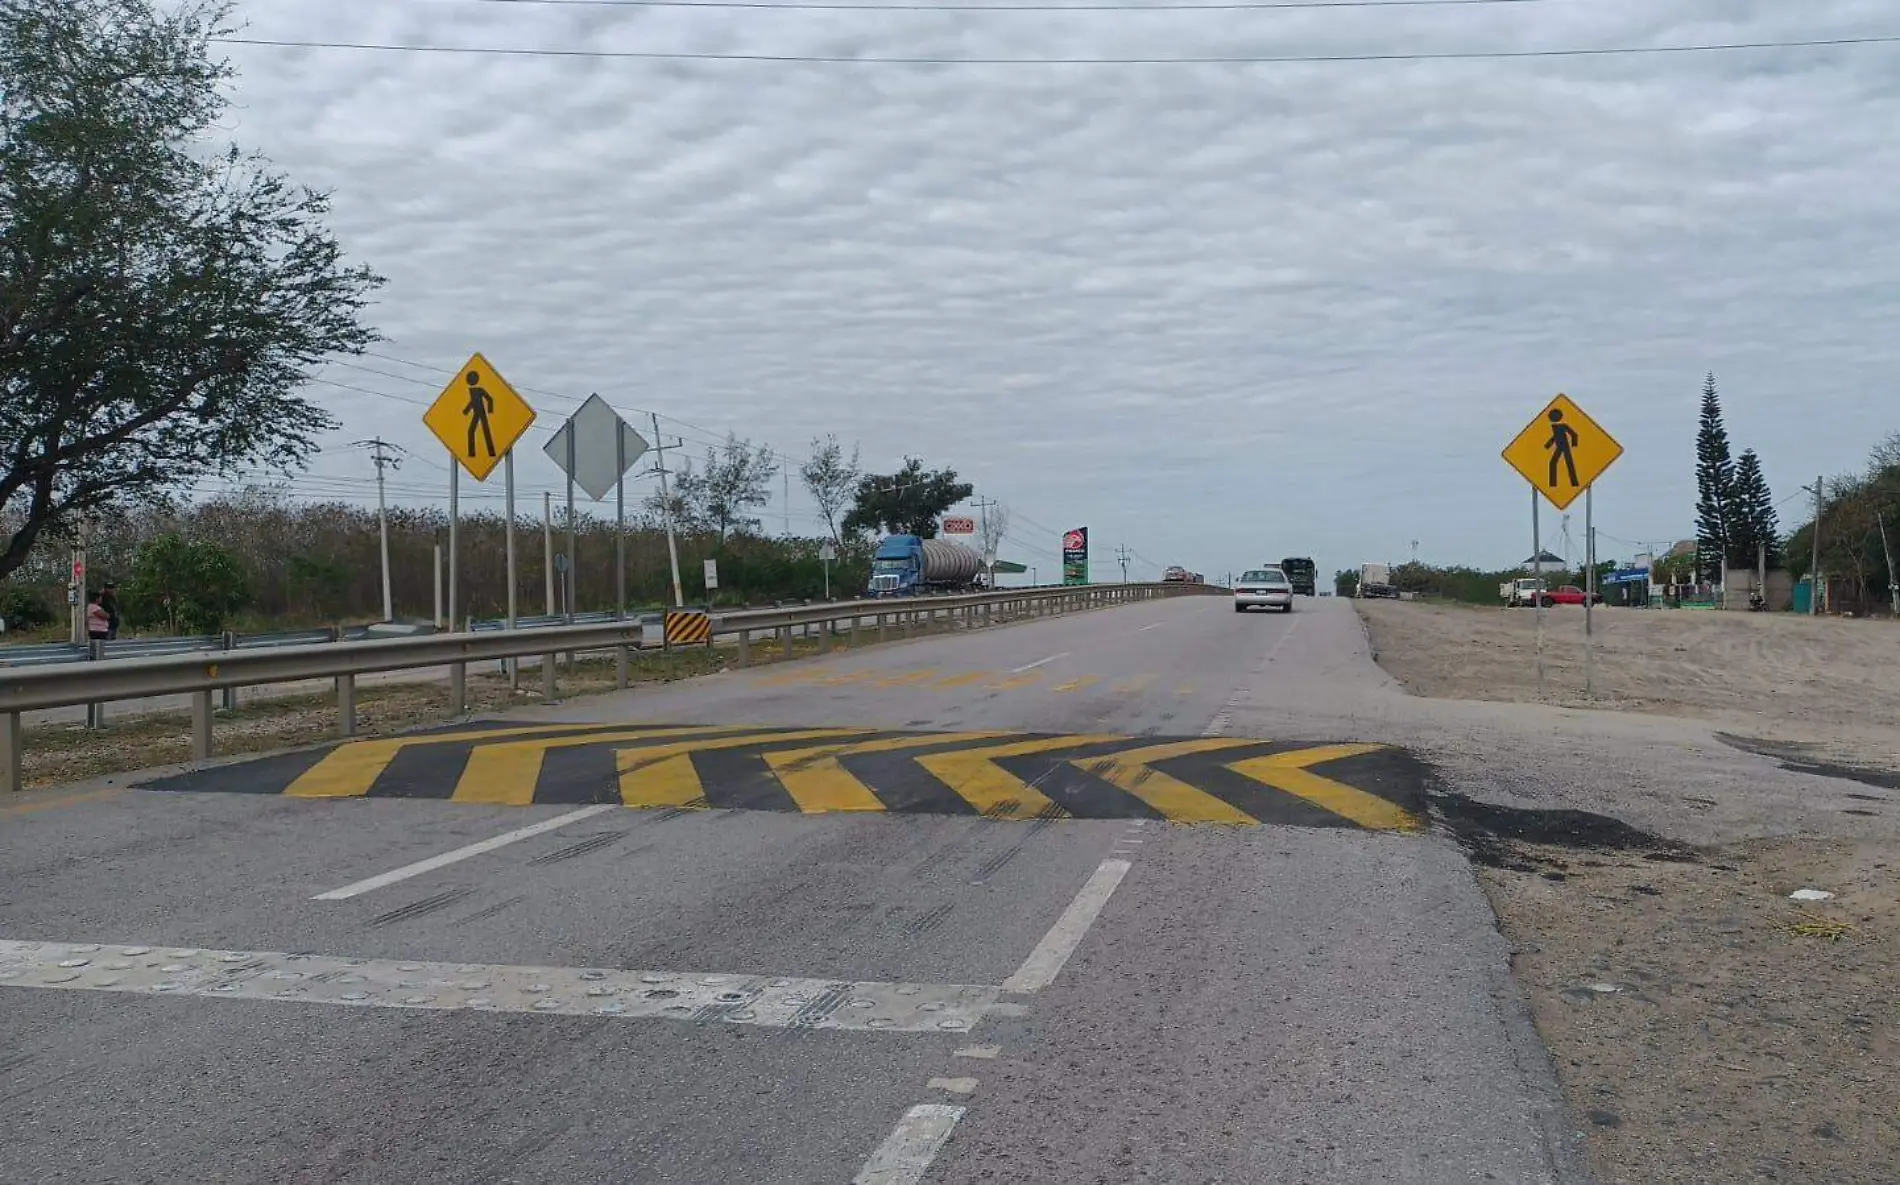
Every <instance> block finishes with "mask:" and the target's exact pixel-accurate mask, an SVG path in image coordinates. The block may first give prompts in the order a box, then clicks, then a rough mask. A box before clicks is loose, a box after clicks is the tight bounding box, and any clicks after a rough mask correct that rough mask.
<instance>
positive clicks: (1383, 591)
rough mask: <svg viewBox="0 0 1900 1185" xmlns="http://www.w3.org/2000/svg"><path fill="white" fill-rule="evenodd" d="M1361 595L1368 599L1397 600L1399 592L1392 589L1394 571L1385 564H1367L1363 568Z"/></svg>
mask: <svg viewBox="0 0 1900 1185" xmlns="http://www.w3.org/2000/svg"><path fill="white" fill-rule="evenodd" d="M1359 595H1360V596H1362V597H1367V598H1375V597H1385V598H1396V597H1397V596H1398V595H1399V590H1398V589H1396V588H1394V587H1392V569H1391V568H1388V567H1387V566H1386V565H1384V564H1366V565H1364V566H1363V567H1361V568H1360V569H1359Z"/></svg>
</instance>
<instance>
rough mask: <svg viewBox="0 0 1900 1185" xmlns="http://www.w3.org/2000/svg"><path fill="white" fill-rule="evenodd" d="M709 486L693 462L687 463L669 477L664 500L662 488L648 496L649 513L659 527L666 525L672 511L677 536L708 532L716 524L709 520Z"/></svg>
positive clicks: (654, 489) (656, 488)
mask: <svg viewBox="0 0 1900 1185" xmlns="http://www.w3.org/2000/svg"><path fill="white" fill-rule="evenodd" d="M705 484H706V482H705V478H703V477H701V476H700V475H699V474H697V473H695V472H693V463H692V462H691V461H687V462H685V463H684V464H682V465H681V466H680V467H679V468H678V469H677V470H675V471H673V472H672V473H669V474H667V477H666V495H665V496H664V497H662V496H661V495H660V489H659V487H658V486H655V487H654V488H653V492H652V493H651V494H648V495H647V499H646V511H647V513H648V514H650V515H652V516H653V518H654V520H655V522H656V523H659V524H664V523H665V522H666V518H667V514H668V512H669V511H670V512H671V513H672V518H673V531H674V533H675V534H679V535H698V534H702V533H705V532H708V531H710V530H711V529H712V525H711V524H710V523H708V522H707V521H706V491H705Z"/></svg>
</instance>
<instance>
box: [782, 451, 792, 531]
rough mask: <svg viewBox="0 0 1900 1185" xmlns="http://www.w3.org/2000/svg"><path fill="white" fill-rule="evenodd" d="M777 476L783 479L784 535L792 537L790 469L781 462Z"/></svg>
mask: <svg viewBox="0 0 1900 1185" xmlns="http://www.w3.org/2000/svg"><path fill="white" fill-rule="evenodd" d="M779 476H780V477H783V478H784V479H785V537H786V538H787V539H790V538H791V537H792V471H791V470H790V469H787V468H784V467H783V463H782V462H781V465H780V468H779Z"/></svg>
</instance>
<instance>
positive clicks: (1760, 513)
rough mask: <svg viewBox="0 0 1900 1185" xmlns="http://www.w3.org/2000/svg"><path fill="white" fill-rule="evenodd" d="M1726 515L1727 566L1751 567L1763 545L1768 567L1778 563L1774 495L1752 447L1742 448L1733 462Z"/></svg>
mask: <svg viewBox="0 0 1900 1185" xmlns="http://www.w3.org/2000/svg"><path fill="white" fill-rule="evenodd" d="M1729 518H1730V524H1731V525H1730V528H1729V554H1728V565H1729V567H1731V568H1750V569H1752V568H1754V567H1755V565H1756V563H1757V562H1758V561H1759V559H1760V548H1762V547H1764V546H1765V547H1766V548H1767V551H1768V566H1769V567H1771V568H1779V567H1780V566H1781V526H1780V523H1779V522H1778V521H1777V518H1776V515H1775V500H1774V497H1773V496H1772V495H1771V494H1770V493H1769V492H1768V479H1767V478H1766V477H1765V476H1763V474H1762V471H1761V458H1760V457H1758V456H1756V455H1755V450H1754V449H1748V450H1746V451H1744V452H1743V453H1742V459H1741V460H1740V461H1738V462H1736V465H1735V483H1734V486H1733V492H1732V496H1731V499H1730V504H1729Z"/></svg>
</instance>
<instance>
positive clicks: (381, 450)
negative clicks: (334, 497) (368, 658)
mask: <svg viewBox="0 0 1900 1185" xmlns="http://www.w3.org/2000/svg"><path fill="white" fill-rule="evenodd" d="M350 447H352V448H363V449H368V450H370V454H369V459H370V460H371V461H373V462H375V464H376V525H377V532H378V534H379V535H380V536H381V545H382V553H383V620H384V621H394V620H396V608H395V598H394V595H393V593H392V592H391V589H390V580H389V499H388V497H387V496H386V495H385V493H384V488H383V472H384V470H387V469H400V468H402V458H401V457H398V456H397V455H396V453H399V452H406V451H407V450H406V449H404V448H402V447H401V446H400V445H394V444H390V443H389V442H388V441H386V440H384V439H383V438H382V437H380V436H377V437H374V438H372V439H370V440H359V441H356V442H355V443H354V444H352V445H351V446H350ZM391 450H394V451H393V452H392V451H391Z"/></svg>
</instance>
